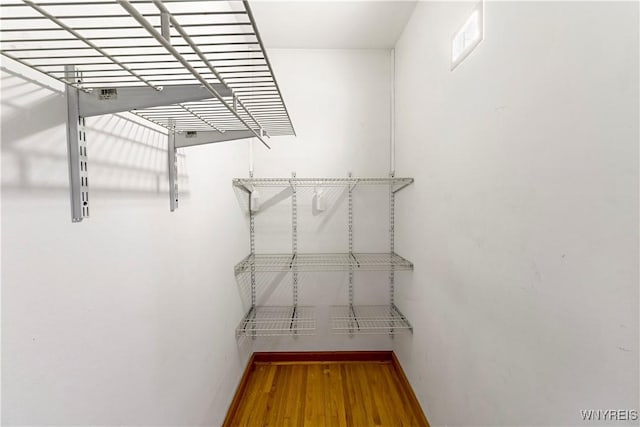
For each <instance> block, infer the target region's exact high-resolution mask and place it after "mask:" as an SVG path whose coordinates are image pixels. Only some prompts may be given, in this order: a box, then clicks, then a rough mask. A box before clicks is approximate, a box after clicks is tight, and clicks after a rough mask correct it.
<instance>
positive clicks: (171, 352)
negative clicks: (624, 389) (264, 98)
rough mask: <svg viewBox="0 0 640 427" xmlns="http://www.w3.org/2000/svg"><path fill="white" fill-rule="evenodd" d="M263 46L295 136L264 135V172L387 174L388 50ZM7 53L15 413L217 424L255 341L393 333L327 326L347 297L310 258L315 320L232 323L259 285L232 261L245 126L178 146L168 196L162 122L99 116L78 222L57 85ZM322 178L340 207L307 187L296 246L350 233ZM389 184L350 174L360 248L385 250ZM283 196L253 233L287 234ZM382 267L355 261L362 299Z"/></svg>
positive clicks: (307, 294) (337, 341)
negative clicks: (248, 334)
mask: <svg viewBox="0 0 640 427" xmlns="http://www.w3.org/2000/svg"><path fill="white" fill-rule="evenodd" d="M270 58H271V60H272V62H273V65H274V67H275V71H276V75H277V77H278V79H279V82H280V84H281V86H282V90H283V92H284V96H285V100H286V102H287V105H288V107H289V109H290V111H291V114H292V117H293V120H294V124H295V126H296V129H297V131H298V138H293V137H292V138H287V137H284V138H277V139H275V138H274V139H272V140H271V143H272V145H273V147H274V148H273V150H271V151H267V150H266V149H264V148H262V147H261V146H258V145H257V144H256V146H255V172H256V176H258V177H265V176H289V174H290V173H291V171H292V170H296V171H297V172H298V176H300V177H303V176H346V174H347V173H348V172H349V171H352V172H353V173H354V175H357V176H386V174H387V172H388V162H389V149H388V141H389V111H390V107H389V103H388V99H389V98H388V96H389V83H390V74H389V73H390V70H389V56H388V51H385V50H368V51H340V50H336V51H323V50H315V51H273V52H270ZM3 67H4V68H3V70H2V72H3V74H2V83H3V87H2V89H3V93H2V190H3V193H2V267H3V268H2V296H3V300H2V304H3V306H2V325H3V326H2V327H3V329H2V344H3V356H4V357H3V360H2V368H3V369H2V370H3V388H2V392H3V402H2V403H3V405H2V406H3V409H4V412H3V422H4V423H5V424H7V425H15V424H31V425H54V424H55V425H71V424H82V425H98V424H99V425H219V424H220V423H221V422H222V419H223V418H224V415H225V413H226V410H227V406H228V404H229V402H230V400H231V397H232V395H233V392H234V390H235V387H236V385H237V382H238V380H239V376H240V374H241V371H242V369H243V368H244V365H245V363H246V360H247V357H248V355H249V354H250V353H251V352H252V351H256V350H293V349H298V350H314V349H316V350H330V349H356V348H357V349H380V348H387V349H390V348H391V345H392V344H391V340H390V339H389V338H388V337H384V336H382V337H358V338H353V339H350V338H347V337H343V336H338V337H336V336H334V335H331V334H330V333H329V331H328V322H329V319H328V316H327V308H328V306H329V305H331V304H345V303H346V302H347V287H346V284H347V275H346V274H345V273H321V274H301V279H300V281H301V283H300V303H301V304H309V305H317V306H318V310H317V325H318V335H317V336H315V337H312V338H298V339H293V338H289V337H287V338H273V339H270V338H265V339H258V340H256V341H252V340H250V339H249V340H240V341H236V339H235V335H234V334H235V328H236V326H237V324H238V323H239V321H240V319H241V318H242V316H243V315H244V312H245V310H246V308H247V307H246V304H247V298H246V297H247V290H248V288H247V282H246V281H244V282H243V281H242V280H239V281H236V280H235V278H234V276H233V265H234V264H235V263H237V262H238V261H240V260H241V259H242V258H243V257H244V256H245V255H246V254H247V253H248V252H249V238H248V222H247V218H246V216H243V206H244V202H243V200H242V199H241V198H239V196H238V194H236V193H234V191H233V190H232V188H231V179H232V178H233V177H238V176H247V174H248V158H249V155H248V150H247V145H246V144H237V145H236V144H233V143H227V144H219V145H216V146H203V147H192V148H190V149H188V150H185V152H184V153H185V154H186V160H185V158H181V166H180V170H181V171H182V172H183V173H186V174H187V175H188V176H183V177H182V179H181V193H182V195H181V201H180V208H179V210H178V211H177V212H175V213H170V212H169V211H168V195H167V184H166V178H165V176H166V154H165V137H164V136H163V135H162V134H160V133H158V132H157V131H155V130H153V129H149V128H148V127H145V126H140V125H138V124H136V123H134V122H132V121H131V119H129V118H126V117H123V116H104V117H100V118H95V119H91V120H90V121H89V123H88V126H89V129H88V135H89V157H90V162H89V176H90V182H91V203H92V205H91V210H92V211H91V218H90V219H89V220H86V221H84V222H83V223H81V224H71V221H70V214H69V202H68V191H67V185H68V183H67V166H66V145H65V144H66V140H65V130H64V117H65V116H64V114H65V113H64V111H65V107H64V105H65V104H64V102H65V101H64V97H63V95H61V93H60V91H61V90H62V89H63V88H62V85H60V84H57V83H56V82H55V81H51V80H50V79H48V78H46V77H43V76H41V75H39V74H37V73H33V72H29V70H26V69H24V67H21V66H19V65H17V64H13V63H11V62H9V61H6V63H4V64H3ZM21 74H26V75H27V77H26V78H24V77H21V76H20V75H21ZM29 79H32V80H33V81H32V80H29ZM43 85H44V86H45V87H43ZM46 86H51V87H50V88H48V87H46ZM187 178H188V179H187ZM327 195H328V196H329V198H330V203H329V209H328V210H327V212H326V213H323V214H320V215H314V214H313V213H312V211H311V207H310V202H311V194H310V192H301V195H300V198H299V202H300V250H306V251H314V250H321V249H323V250H327V251H329V250H332V251H346V250H347V246H346V245H347V229H346V212H347V204H346V198H344V194H343V193H341V192H339V191H335V190H334V191H331V190H329V191H328V193H327ZM263 196H264V197H263V200H266V199H267V197H266V196H267V195H266V194H265V195H263ZM386 200H387V199H386V191H385V190H384V189H383V190H380V191H377V192H375V191H370V190H366V189H360V188H358V189H357V192H356V197H355V214H356V227H355V236H356V237H355V242H356V249H357V250H362V251H364V250H369V251H377V250H380V251H384V250H386V248H387V245H388V243H387V214H388V211H387V201H386ZM289 201H290V199H287V201H285V202H282V203H280V204H277V205H275V206H273V207H272V208H270V209H265V210H263V211H262V212H261V213H260V216H259V218H258V221H257V222H258V225H260V226H261V227H260V228H259V230H258V250H260V251H274V250H278V249H279V248H280V247H283V249H282V250H285V251H290V203H289ZM378 202H379V203H380V205H379V206H380V208H379V207H378V204H377V203H378ZM274 222H275V223H277V224H280V227H281V229H278V228H275V229H272V228H271V227H270V225H272V224H273V223H274ZM262 225H265V227H262ZM268 230H275V232H273V231H271V232H270V231H268ZM399 275H400V274H399ZM386 276H387V275H386V273H361V274H357V275H356V302H359V303H367V302H369V303H374V302H376V303H378V302H380V303H384V302H386V301H387V298H388V296H387V289H388V288H387V278H386ZM290 291H291V289H290V280H288V279H285V280H284V281H277V280H274V278H273V277H272V278H268V280H262V281H260V282H259V302H262V303H271V304H273V303H284V304H290V301H291V292H290Z"/></svg>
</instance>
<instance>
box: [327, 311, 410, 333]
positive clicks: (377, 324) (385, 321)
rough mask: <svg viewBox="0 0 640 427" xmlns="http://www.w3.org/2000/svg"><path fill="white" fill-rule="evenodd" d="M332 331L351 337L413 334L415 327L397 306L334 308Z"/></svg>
mask: <svg viewBox="0 0 640 427" xmlns="http://www.w3.org/2000/svg"><path fill="white" fill-rule="evenodd" d="M331 329H332V331H333V332H334V333H336V334H350V335H351V334H392V335H393V334H397V333H403V332H413V326H411V324H410V323H409V321H408V320H407V319H406V318H405V317H404V315H403V314H402V313H401V312H400V310H398V308H397V307H396V306H395V305H352V306H350V305H340V306H332V307H331Z"/></svg>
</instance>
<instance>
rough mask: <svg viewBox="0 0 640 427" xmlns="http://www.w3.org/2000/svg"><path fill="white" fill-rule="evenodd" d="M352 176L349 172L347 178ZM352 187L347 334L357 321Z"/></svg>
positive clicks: (351, 196)
mask: <svg viewBox="0 0 640 427" xmlns="http://www.w3.org/2000/svg"><path fill="white" fill-rule="evenodd" d="M352 176H353V175H352V174H351V172H349V178H351V177H352ZM353 187H354V186H353V185H352V184H351V182H349V199H348V200H349V203H348V206H349V213H348V230H349V317H350V319H351V320H350V322H349V326H350V328H349V332H350V335H352V334H353V329H351V327H354V326H356V325H357V322H358V319H357V318H356V313H355V310H354V309H353V260H354V259H355V258H354V255H353Z"/></svg>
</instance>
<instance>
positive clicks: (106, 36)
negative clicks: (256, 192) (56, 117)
mask: <svg viewBox="0 0 640 427" xmlns="http://www.w3.org/2000/svg"><path fill="white" fill-rule="evenodd" d="M0 24H1V25H0V27H1V32H0V35H1V37H2V46H1V48H0V53H2V54H3V55H4V56H6V57H7V58H11V59H13V60H15V61H17V62H20V63H22V64H24V65H26V66H28V67H30V68H33V69H35V70H37V71H40V72H42V73H44V74H46V75H48V76H50V77H52V78H54V79H57V80H59V81H61V82H64V83H66V84H68V85H70V86H73V87H76V88H79V89H81V90H82V91H84V92H93V93H99V92H100V91H101V90H105V89H107V88H127V87H144V88H153V89H156V90H157V91H158V92H161V91H162V89H163V88H166V87H168V86H178V85H193V86H204V87H205V88H206V86H207V84H209V85H219V86H217V87H221V88H223V89H225V90H224V91H222V92H220V93H219V94H222V95H221V96H220V97H216V96H214V95H213V94H211V95H209V96H206V97H205V98H206V99H200V100H198V101H193V100H190V101H187V102H172V103H171V105H163V106H158V107H153V108H136V109H135V111H132V112H134V113H135V114H137V115H138V116H140V117H143V118H145V119H147V120H149V121H151V122H153V123H156V124H158V125H161V126H164V127H167V128H170V127H173V126H175V129H176V130H177V131H178V132H194V131H204V130H208V131H218V132H226V131H235V130H247V129H250V130H251V131H252V132H255V131H258V130H263V131H264V132H266V134H267V135H269V136H278V135H294V134H295V131H294V129H293V125H292V123H291V120H290V117H289V113H288V111H287V108H286V106H285V104H284V101H283V99H282V94H281V92H280V88H279V86H278V83H277V81H276V79H275V76H274V74H273V70H272V67H271V63H270V62H269V58H268V57H267V53H266V51H265V49H264V45H263V43H262V40H261V37H260V34H259V32H258V29H257V25H256V22H255V20H254V17H253V15H252V12H251V9H250V7H249V4H248V2H247V1H244V0H243V1H219V0H179V1H178V0H129V1H127V0H36V1H31V0H23V1H19V0H3V2H2V16H1V17H0ZM67 66H73V67H75V74H74V76H73V78H71V77H70V76H69V71H68V70H66V68H65V67H67ZM211 87H213V86H211ZM229 90H230V91H229ZM106 93H108V94H109V96H112V94H113V93H115V92H106Z"/></svg>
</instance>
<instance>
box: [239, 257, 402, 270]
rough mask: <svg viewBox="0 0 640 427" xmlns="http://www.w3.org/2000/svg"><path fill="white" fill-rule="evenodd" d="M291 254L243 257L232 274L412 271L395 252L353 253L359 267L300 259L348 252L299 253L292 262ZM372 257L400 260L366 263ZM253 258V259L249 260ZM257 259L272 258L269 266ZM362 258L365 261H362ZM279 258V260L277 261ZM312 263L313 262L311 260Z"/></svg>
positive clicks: (349, 264) (349, 263) (351, 264)
mask: <svg viewBox="0 0 640 427" xmlns="http://www.w3.org/2000/svg"><path fill="white" fill-rule="evenodd" d="M293 255H294V254H293V253H256V254H249V255H247V256H246V257H244V258H243V259H242V260H241V261H240V262H238V263H237V264H236V265H235V266H234V272H235V274H236V275H238V274H241V273H243V272H245V271H247V269H248V268H249V267H254V269H255V271H260V272H269V271H273V272H282V271H292V267H293V265H296V266H297V268H298V271H325V272H328V271H347V270H348V269H349V268H354V270H355V271H390V270H392V269H393V270H394V271H403V270H404V271H407V270H413V262H411V261H409V260H408V259H406V258H404V257H403V256H401V255H398V254H397V253H396V252H354V253H353V255H355V256H356V257H359V258H358V259H359V260H360V263H359V266H356V265H354V264H353V263H351V262H348V263H336V262H326V263H321V262H316V263H313V264H305V263H304V260H303V261H302V262H301V261H300V259H301V258H303V259H304V257H307V256H309V257H314V256H317V257H318V258H320V257H322V256H332V257H336V256H342V257H345V259H349V256H350V253H349V252H330V253H315V252H306V253H300V252H298V253H297V254H296V255H297V256H296V258H295V260H294V261H292V260H291V259H292V257H293ZM367 255H374V256H382V257H389V258H391V259H393V258H395V257H397V258H400V261H398V262H393V261H389V262H383V263H367V261H366V256H367ZM252 257H253V259H251V258H252ZM257 257H267V258H268V257H273V258H272V262H270V263H269V265H261V264H260V263H259V262H256V258H257ZM363 257H364V258H365V260H363ZM279 258H281V259H279ZM312 262H313V260H312Z"/></svg>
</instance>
